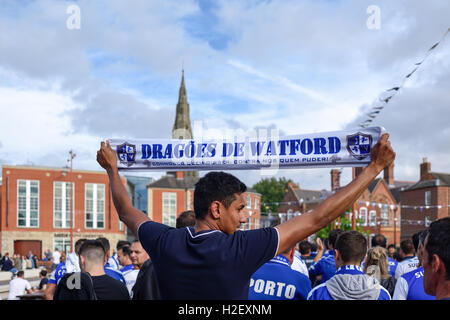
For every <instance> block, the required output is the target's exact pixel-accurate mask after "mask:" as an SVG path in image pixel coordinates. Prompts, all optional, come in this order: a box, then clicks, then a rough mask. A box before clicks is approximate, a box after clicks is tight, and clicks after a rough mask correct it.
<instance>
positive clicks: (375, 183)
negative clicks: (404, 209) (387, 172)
mask: <svg viewBox="0 0 450 320" xmlns="http://www.w3.org/2000/svg"><path fill="white" fill-rule="evenodd" d="M382 180H384V179H383V178H377V179H375V180H373V181H372V182H371V183H370V184H369V186H368V187H367V189H369V192H370V193H372V192H373V189H375V187H376V186H377V185H378V183H380V181H382Z"/></svg>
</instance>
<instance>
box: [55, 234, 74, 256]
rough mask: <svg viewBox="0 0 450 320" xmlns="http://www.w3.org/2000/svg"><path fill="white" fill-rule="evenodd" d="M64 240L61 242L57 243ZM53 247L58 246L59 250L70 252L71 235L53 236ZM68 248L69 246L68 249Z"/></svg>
mask: <svg viewBox="0 0 450 320" xmlns="http://www.w3.org/2000/svg"><path fill="white" fill-rule="evenodd" d="M57 241H58V242H62V245H61V244H56V243H57ZM53 248H58V249H59V252H64V253H65V254H66V255H67V254H69V253H70V237H53ZM66 248H68V249H67V250H66Z"/></svg>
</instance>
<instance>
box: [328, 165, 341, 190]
mask: <svg viewBox="0 0 450 320" xmlns="http://www.w3.org/2000/svg"><path fill="white" fill-rule="evenodd" d="M330 172H331V191H336V189H338V188H339V187H340V176H341V171H340V170H337V169H333V170H331V171H330Z"/></svg>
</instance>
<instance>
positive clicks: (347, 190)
mask: <svg viewBox="0 0 450 320" xmlns="http://www.w3.org/2000/svg"><path fill="white" fill-rule="evenodd" d="M388 138H389V134H387V133H385V134H383V135H382V136H381V138H380V140H379V141H378V143H377V144H376V145H375V146H374V148H373V150H372V154H371V162H370V163H369V165H368V166H367V167H365V168H364V170H363V171H362V172H361V173H360V174H359V175H358V177H357V178H356V179H355V180H353V181H352V182H350V183H349V184H348V185H347V186H345V187H344V188H342V189H341V190H339V191H338V192H337V193H336V194H334V195H332V196H331V197H329V198H327V199H326V200H325V201H323V202H322V203H321V204H320V205H319V206H318V207H317V208H316V209H315V210H314V211H312V212H311V213H305V214H302V215H301V216H297V217H295V218H293V219H291V220H289V221H287V222H285V223H282V224H280V225H278V226H276V227H275V228H277V230H278V233H279V235H280V243H279V246H278V252H277V254H279V253H280V252H283V251H284V250H286V249H287V248H289V247H290V246H292V245H294V244H295V243H297V242H299V241H300V240H302V239H305V238H306V237H308V236H310V235H311V234H314V233H315V232H317V231H319V230H320V229H322V228H323V227H325V226H326V225H327V224H328V223H330V222H331V221H333V220H334V219H336V218H337V217H339V216H340V215H341V214H343V213H344V212H345V210H347V209H348V208H349V207H350V206H351V205H352V204H353V203H354V202H355V201H356V199H358V197H359V196H360V195H361V194H362V193H363V192H364V190H366V189H367V187H368V186H369V185H370V183H371V182H372V181H373V180H374V179H375V178H376V177H377V175H378V174H379V173H380V172H381V171H382V170H383V169H384V168H385V167H387V166H389V165H390V164H391V163H392V162H393V161H394V159H395V152H394V151H393V150H392V148H391V143H390V142H389V141H388Z"/></svg>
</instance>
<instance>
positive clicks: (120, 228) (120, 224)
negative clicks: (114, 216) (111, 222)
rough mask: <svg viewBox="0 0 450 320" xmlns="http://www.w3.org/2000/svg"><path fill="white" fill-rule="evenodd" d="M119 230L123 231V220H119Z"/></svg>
mask: <svg viewBox="0 0 450 320" xmlns="http://www.w3.org/2000/svg"><path fill="white" fill-rule="evenodd" d="M119 231H123V222H122V221H120V220H119Z"/></svg>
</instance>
